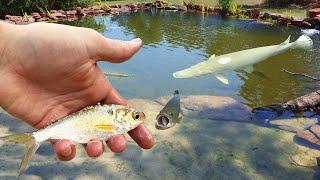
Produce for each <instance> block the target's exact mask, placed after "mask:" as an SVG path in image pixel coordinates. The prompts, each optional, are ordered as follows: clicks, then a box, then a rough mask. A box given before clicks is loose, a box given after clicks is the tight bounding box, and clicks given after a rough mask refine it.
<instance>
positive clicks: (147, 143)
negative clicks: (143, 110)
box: [128, 124, 155, 149]
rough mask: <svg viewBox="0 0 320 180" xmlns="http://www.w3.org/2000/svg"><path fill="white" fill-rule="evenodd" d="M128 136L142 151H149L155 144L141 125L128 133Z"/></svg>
mask: <svg viewBox="0 0 320 180" xmlns="http://www.w3.org/2000/svg"><path fill="white" fill-rule="evenodd" d="M128 134H129V135H130V136H131V138H132V139H133V140H134V141H135V142H136V143H137V144H138V145H139V146H140V147H141V148H143V149H151V148H152V147H153V146H154V144H155V140H154V139H153V137H152V135H151V134H150V132H149V130H148V129H147V128H146V126H145V125H143V124H140V125H139V126H138V127H136V128H135V129H133V130H131V131H129V132H128Z"/></svg>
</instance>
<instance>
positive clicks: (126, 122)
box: [116, 108, 146, 133]
mask: <svg viewBox="0 0 320 180" xmlns="http://www.w3.org/2000/svg"><path fill="white" fill-rule="evenodd" d="M117 113H118V114H117V115H116V117H117V119H116V124H117V126H118V128H120V129H122V130H121V131H123V132H122V133H125V132H128V131H130V130H132V129H134V128H135V127H137V126H138V125H140V124H141V123H143V122H144V120H145V119H146V116H145V114H144V113H143V112H139V111H136V110H134V109H132V108H124V109H121V110H119V111H118V112H117Z"/></svg>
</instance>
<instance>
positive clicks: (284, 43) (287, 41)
mask: <svg viewBox="0 0 320 180" xmlns="http://www.w3.org/2000/svg"><path fill="white" fill-rule="evenodd" d="M290 38H291V35H290V36H289V37H288V39H287V40H286V41H284V42H283V43H281V44H280V46H284V45H287V44H289V43H290Z"/></svg>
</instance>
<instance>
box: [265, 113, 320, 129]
mask: <svg viewBox="0 0 320 180" xmlns="http://www.w3.org/2000/svg"><path fill="white" fill-rule="evenodd" d="M316 123H318V119H317V118H303V117H300V118H299V117H297V118H292V119H278V120H272V121H270V124H271V125H273V126H276V127H278V128H279V129H282V130H286V131H290V132H298V131H302V130H304V129H306V128H309V127H310V126H312V125H314V124H316Z"/></svg>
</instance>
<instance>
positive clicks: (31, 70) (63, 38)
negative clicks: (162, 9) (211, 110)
mask: <svg viewBox="0 0 320 180" xmlns="http://www.w3.org/2000/svg"><path fill="white" fill-rule="evenodd" d="M7 26H8V27H10V28H8V29H10V30H8V31H6V32H4V33H1V35H0V39H1V38H2V39H3V40H2V42H3V43H1V44H2V45H0V57H1V63H0V64H1V65H0V75H1V77H0V82H2V85H3V87H2V88H1V90H0V99H1V100H0V103H1V106H2V107H3V108H4V109H6V110H7V111H8V112H9V113H10V114H12V115H14V116H16V117H17V118H20V119H22V120H23V121H25V122H26V123H28V124H30V125H31V126H33V127H35V128H38V129H40V128H43V127H45V126H46V125H47V124H50V123H52V122H54V121H56V120H58V119H59V118H62V117H64V116H66V115H68V114H70V113H72V112H74V111H77V110H79V109H81V108H83V107H86V106H88V105H94V104H96V103H98V102H101V103H107V104H110V103H114V104H123V105H125V104H126V100H124V99H123V98H122V97H121V96H120V95H119V94H118V93H117V91H116V90H115V89H114V88H113V87H112V85H111V84H110V82H109V81H108V80H107V79H106V78H105V77H104V75H103V73H102V72H101V70H100V69H99V67H98V66H97V61H99V60H108V61H109V62H113V63H121V62H123V61H125V60H127V59H128V58H130V57H131V56H132V55H133V54H134V53H136V52H137V51H138V50H139V49H140V47H141V45H142V43H141V40H140V39H136V40H133V41H118V40H111V39H107V38H104V37H103V36H102V35H100V34H99V33H97V32H96V31H94V30H92V29H87V28H79V27H71V26H65V25H58V24H49V23H34V24H31V25H27V26H14V25H7ZM1 36H2V37H1ZM4 44H5V45H4ZM129 134H130V135H131V136H132V138H133V139H134V140H135V141H136V142H137V143H138V144H139V145H140V146H141V147H143V148H151V147H152V146H153V144H154V141H153V139H152V137H151V135H150V134H149V133H148V131H147V130H146V129H145V127H144V126H142V125H141V126H139V127H137V128H136V129H134V130H132V131H131V132H129ZM108 145H109V147H110V149H111V150H112V151H114V152H121V151H123V150H124V148H125V145H126V141H125V139H124V137H123V136H122V135H118V136H115V137H112V138H111V139H110V140H109V141H108ZM54 147H55V151H56V153H57V156H58V157H59V158H60V159H61V160H70V159H72V158H73V157H74V155H75V146H74V144H73V143H72V142H69V141H66V140H62V141H59V142H55V143H54ZM86 150H87V152H88V155H89V156H92V157H96V156H99V155H100V154H101V153H102V152H103V143H102V142H99V141H92V142H89V143H88V145H87V146H86Z"/></svg>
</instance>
